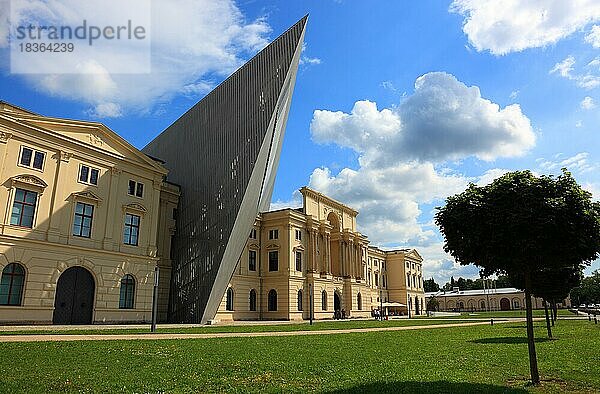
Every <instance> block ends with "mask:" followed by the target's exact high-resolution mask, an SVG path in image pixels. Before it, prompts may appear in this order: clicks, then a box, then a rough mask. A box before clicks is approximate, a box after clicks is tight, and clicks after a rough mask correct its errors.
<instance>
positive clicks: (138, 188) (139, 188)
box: [127, 180, 144, 198]
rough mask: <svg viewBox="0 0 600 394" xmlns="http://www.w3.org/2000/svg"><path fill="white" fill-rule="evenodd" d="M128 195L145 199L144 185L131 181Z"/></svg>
mask: <svg viewBox="0 0 600 394" xmlns="http://www.w3.org/2000/svg"><path fill="white" fill-rule="evenodd" d="M127 194H129V195H130V196H136V197H140V198H142V197H144V184H143V183H140V182H136V181H134V180H129V185H128V187H127Z"/></svg>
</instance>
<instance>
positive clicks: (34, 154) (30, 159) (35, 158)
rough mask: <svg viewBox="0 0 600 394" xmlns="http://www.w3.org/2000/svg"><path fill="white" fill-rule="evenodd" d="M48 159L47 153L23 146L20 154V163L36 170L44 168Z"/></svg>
mask: <svg viewBox="0 0 600 394" xmlns="http://www.w3.org/2000/svg"><path fill="white" fill-rule="evenodd" d="M45 161H46V153H45V152H42V151H39V150H35V149H32V148H28V147H26V146H21V153H20V155H19V165H21V166H23V167H29V168H34V169H36V170H40V171H41V170H43V169H44V162H45Z"/></svg>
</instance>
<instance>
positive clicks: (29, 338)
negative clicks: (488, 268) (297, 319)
mask: <svg viewBox="0 0 600 394" xmlns="http://www.w3.org/2000/svg"><path fill="white" fill-rule="evenodd" d="M497 323H508V321H502V322H500V321H499V322H497ZM488 324H490V323H489V322H472V323H454V324H430V325H423V326H400V327H371V328H348V329H336V330H311V331H267V332H220V333H206V334H151V333H148V334H122V335H119V334H93V335H85V334H81V335H79V334H76V335H73V334H58V335H55V334H46V335H39V334H36V335H0V342H66V341H114V340H125V341H128V340H144V339H152V340H155V339H206V338H248V337H288V336H295V335H333V334H350V333H361V332H376V331H405V330H425V329H432V328H448V327H468V326H481V325H488Z"/></svg>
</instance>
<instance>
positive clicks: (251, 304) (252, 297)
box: [250, 289, 256, 312]
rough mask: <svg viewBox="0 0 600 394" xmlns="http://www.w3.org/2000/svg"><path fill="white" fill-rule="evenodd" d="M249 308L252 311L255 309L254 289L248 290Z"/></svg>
mask: <svg viewBox="0 0 600 394" xmlns="http://www.w3.org/2000/svg"><path fill="white" fill-rule="evenodd" d="M250 310H251V311H252V312H255V311H256V290H254V289H252V290H250Z"/></svg>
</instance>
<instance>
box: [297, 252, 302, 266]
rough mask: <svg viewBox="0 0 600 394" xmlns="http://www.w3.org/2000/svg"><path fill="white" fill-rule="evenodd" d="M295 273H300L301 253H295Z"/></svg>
mask: <svg viewBox="0 0 600 394" xmlns="http://www.w3.org/2000/svg"><path fill="white" fill-rule="evenodd" d="M296 271H302V252H299V251H296Z"/></svg>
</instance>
